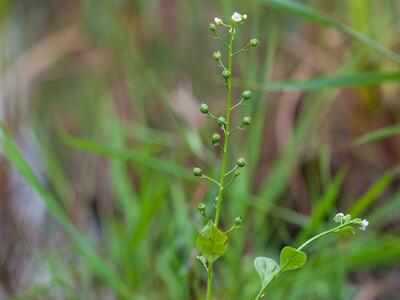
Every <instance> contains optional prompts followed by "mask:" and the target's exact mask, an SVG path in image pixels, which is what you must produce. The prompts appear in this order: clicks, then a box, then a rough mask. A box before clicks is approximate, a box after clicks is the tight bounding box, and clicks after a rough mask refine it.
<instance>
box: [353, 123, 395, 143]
mask: <svg viewBox="0 0 400 300" xmlns="http://www.w3.org/2000/svg"><path fill="white" fill-rule="evenodd" d="M396 135H400V123H399V124H396V125H393V126H388V127H385V128H381V129H377V130H374V131H371V132H367V133H365V134H363V135H361V136H359V137H358V138H357V139H356V140H355V141H354V145H356V146H359V145H362V144H367V143H371V142H376V141H378V140H381V139H384V138H388V137H392V136H396Z"/></svg>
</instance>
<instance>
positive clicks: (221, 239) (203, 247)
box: [196, 220, 228, 262]
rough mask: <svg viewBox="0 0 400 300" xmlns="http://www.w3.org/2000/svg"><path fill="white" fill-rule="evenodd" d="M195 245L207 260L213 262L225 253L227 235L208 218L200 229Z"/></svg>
mask: <svg viewBox="0 0 400 300" xmlns="http://www.w3.org/2000/svg"><path fill="white" fill-rule="evenodd" d="M196 246H197V248H198V249H199V250H200V253H201V255H202V256H204V258H205V259H206V260H207V261H208V262H213V261H215V260H217V259H218V258H219V257H221V256H222V255H224V254H225V252H226V249H227V247H228V237H227V235H226V234H225V233H224V232H222V231H221V230H219V229H218V228H217V226H215V225H214V223H213V221H211V220H210V221H208V223H207V224H206V226H204V228H203V229H202V230H201V231H200V234H199V236H198V238H197V240H196Z"/></svg>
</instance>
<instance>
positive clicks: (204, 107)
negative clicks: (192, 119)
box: [199, 103, 209, 114]
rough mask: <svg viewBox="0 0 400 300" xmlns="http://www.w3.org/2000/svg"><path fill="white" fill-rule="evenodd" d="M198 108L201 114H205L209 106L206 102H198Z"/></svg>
mask: <svg viewBox="0 0 400 300" xmlns="http://www.w3.org/2000/svg"><path fill="white" fill-rule="evenodd" d="M199 109H200V111H201V112H202V113H203V114H206V113H208V110H209V107H208V105H207V104H205V103H202V104H200V106H199Z"/></svg>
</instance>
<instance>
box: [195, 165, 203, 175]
mask: <svg viewBox="0 0 400 300" xmlns="http://www.w3.org/2000/svg"><path fill="white" fill-rule="evenodd" d="M192 172H193V175H194V176H196V177H200V176H202V175H203V170H202V169H200V168H198V167H194V168H193V170H192Z"/></svg>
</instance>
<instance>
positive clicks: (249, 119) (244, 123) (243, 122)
mask: <svg viewBox="0 0 400 300" xmlns="http://www.w3.org/2000/svg"><path fill="white" fill-rule="evenodd" d="M250 123H251V117H249V116H246V117H244V118H243V120H242V124H243V125H244V126H248V125H250Z"/></svg>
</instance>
